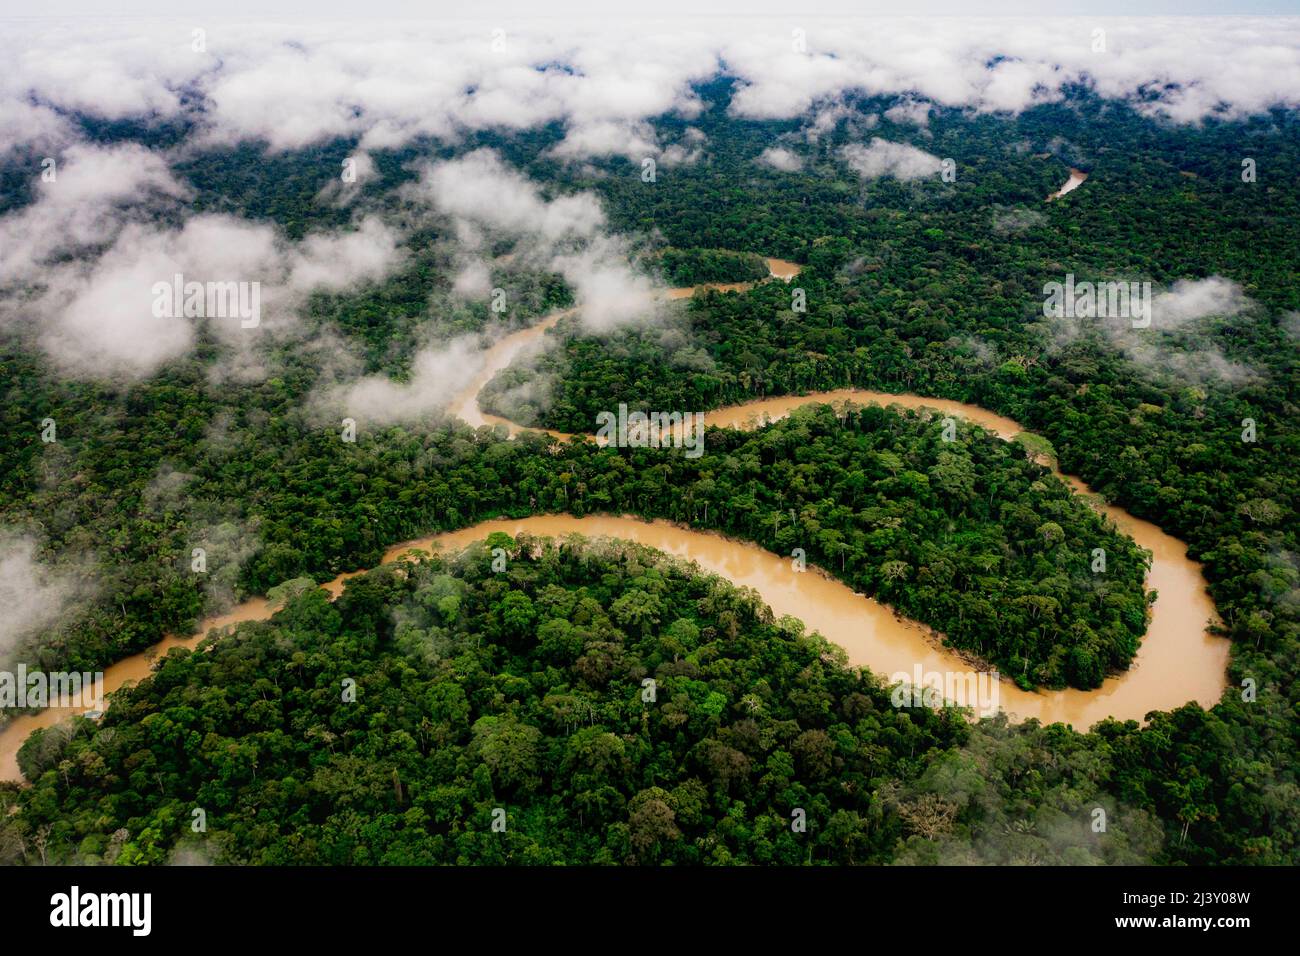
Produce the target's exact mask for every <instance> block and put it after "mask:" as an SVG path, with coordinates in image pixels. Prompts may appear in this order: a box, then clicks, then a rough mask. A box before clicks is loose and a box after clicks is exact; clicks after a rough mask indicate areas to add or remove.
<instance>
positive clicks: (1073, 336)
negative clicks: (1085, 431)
mask: <svg viewBox="0 0 1300 956" xmlns="http://www.w3.org/2000/svg"><path fill="white" fill-rule="evenodd" d="M1153 291H1154V290H1153ZM1252 305H1253V303H1252V302H1251V300H1250V299H1249V297H1247V296H1246V295H1245V293H1244V292H1243V291H1242V288H1241V286H1240V285H1238V284H1237V283H1235V282H1233V281H1232V280H1230V279H1225V278H1223V277H1222V276H1210V277H1209V278H1206V279H1180V280H1178V281H1177V282H1175V283H1174V284H1173V285H1172V286H1170V287H1169V288H1168V289H1166V290H1164V291H1156V292H1155V293H1154V295H1153V296H1152V299H1151V324H1150V326H1149V327H1147V328H1134V327H1133V320H1132V319H1131V318H1126V317H1114V316H1112V317H1091V318H1082V317H1080V318H1076V317H1065V318H1057V319H1052V320H1050V321H1051V326H1050V328H1051V334H1052V339H1053V342H1054V343H1055V345H1056V346H1057V347H1062V346H1066V345H1069V344H1070V343H1072V342H1074V341H1076V340H1078V339H1080V338H1081V337H1084V336H1087V335H1090V334H1096V335H1099V336H1101V337H1102V338H1103V339H1104V340H1105V341H1106V342H1107V343H1108V344H1110V345H1111V346H1112V347H1113V348H1115V349H1117V350H1118V351H1119V352H1121V353H1122V354H1123V355H1124V356H1125V357H1126V358H1127V359H1128V360H1129V361H1131V362H1134V363H1135V364H1137V365H1140V366H1142V367H1143V368H1145V369H1147V370H1148V371H1152V372H1155V373H1158V374H1165V375H1171V376H1174V377H1176V378H1179V379H1182V380H1183V381H1187V382H1195V383H1198V384H1203V383H1208V382H1214V381H1219V382H1229V383H1233V384H1242V383H1244V382H1247V381H1250V380H1251V379H1252V378H1254V372H1253V371H1252V370H1251V369H1250V368H1249V367H1247V366H1245V365H1242V364H1240V363H1238V362H1234V361H1232V360H1231V359H1230V358H1228V357H1227V355H1226V354H1225V353H1224V352H1223V350H1222V349H1221V348H1220V347H1219V346H1218V345H1217V344H1215V342H1214V341H1212V340H1211V339H1210V337H1209V335H1208V334H1207V333H1208V332H1209V327H1208V325H1207V324H1206V323H1207V321H1208V320H1210V319H1214V318H1230V317H1232V316H1235V315H1238V314H1240V313H1241V312H1243V311H1245V310H1247V309H1249V308H1251V307H1252Z"/></svg>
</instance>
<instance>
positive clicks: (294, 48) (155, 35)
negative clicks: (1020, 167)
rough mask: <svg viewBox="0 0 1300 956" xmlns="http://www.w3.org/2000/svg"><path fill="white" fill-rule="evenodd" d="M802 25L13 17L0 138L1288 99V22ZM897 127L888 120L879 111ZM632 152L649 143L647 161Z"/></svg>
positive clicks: (1231, 104) (627, 128)
mask: <svg viewBox="0 0 1300 956" xmlns="http://www.w3.org/2000/svg"><path fill="white" fill-rule="evenodd" d="M1096 25H1097V24H1096V23H1094V22H1093V20H1091V19H1067V18H1059V19H1058V18H1033V19H1030V18H1021V19H997V20H994V19H978V18H967V19H963V18H925V19H920V18H911V19H909V18H897V19H890V18H874V17H873V18H872V19H871V20H870V21H869V22H866V21H863V20H861V19H858V20H847V21H845V20H840V21H837V20H824V21H818V20H810V21H809V22H808V23H807V24H806V30H807V52H796V51H795V50H794V48H793V46H792V43H791V37H790V35H789V33H788V32H786V31H784V30H777V29H772V27H771V26H770V25H769V24H767V23H764V22H761V21H755V22H754V23H752V24H749V25H745V26H738V25H737V24H735V23H727V24H709V23H708V22H706V21H695V22H692V21H682V22H681V23H680V24H679V25H677V26H674V27H671V28H669V27H665V26H664V25H663V24H635V23H632V24H629V23H606V24H602V25H601V26H599V27H590V26H583V25H572V24H557V25H555V26H551V27H546V26H543V25H540V24H537V23H533V24H528V25H521V26H520V27H518V28H517V29H513V30H511V31H510V32H509V34H508V36H507V37H506V41H505V43H504V45H503V47H502V48H501V49H494V47H493V43H492V37H491V35H490V33H489V32H488V31H485V30H480V29H474V28H467V27H461V26H458V25H454V24H438V25H437V26H436V27H431V26H428V25H425V24H419V23H411V24H400V25H395V24H393V23H388V22H384V21H382V20H374V19H372V20H368V21H358V22H355V23H347V24H335V25H333V26H331V25H312V26H294V25H291V24H283V23H282V24H276V25H247V24H246V25H238V24H225V23H219V24H218V23H214V24H212V25H209V27H208V33H207V38H206V39H207V50H206V52H204V53H195V52H194V51H193V50H192V49H191V48H190V34H189V30H190V27H189V26H188V25H185V24H180V23H178V22H176V21H169V22H167V21H143V20H141V21H130V22H129V23H128V22H116V23H115V22H112V21H93V22H81V23H75V24H74V23H66V24H60V23H57V22H51V21H13V22H10V23H8V24H6V29H5V31H4V35H3V36H0V60H2V61H3V62H4V63H5V64H6V69H5V70H4V71H3V74H2V75H0V131H4V132H6V133H10V132H13V133H15V135H7V136H6V137H5V142H6V143H8V144H10V145H20V144H23V143H30V142H35V141H39V140H46V141H49V140H52V139H53V140H57V139H58V138H59V137H63V136H66V135H68V129H67V126H66V124H65V123H64V121H63V120H62V119H60V117H59V116H58V112H57V111H60V110H63V111H80V112H84V113H87V114H90V115H94V116H100V117H105V118H110V119H114V118H124V117H142V118H164V117H173V116H177V115H179V114H180V113H182V112H183V111H185V109H186V107H184V106H183V105H182V103H183V99H182V96H181V91H194V92H196V93H198V94H199V95H200V98H201V99H202V100H203V102H204V103H205V109H204V112H203V113H202V115H201V117H200V120H201V127H202V128H201V132H200V137H201V139H203V140H204V141H207V142H231V141H235V140H241V139H263V140H265V141H266V142H268V143H269V144H270V145H271V147H272V148H274V149H292V148H297V147H302V146H305V145H308V144H312V143H319V142H322V141H324V140H326V139H329V138H332V137H337V136H358V137H361V138H362V147H363V148H364V149H372V148H377V147H383V146H395V145H400V144H403V143H406V142H409V141H410V140H411V139H412V138H414V137H417V136H434V137H439V138H442V139H444V140H448V141H455V140H457V139H458V138H460V137H461V136H462V135H463V134H464V133H465V132H466V131H470V130H483V129H492V128H506V129H528V128H536V127H539V126H542V125H544V124H547V123H551V122H560V123H563V124H564V125H565V126H566V128H567V129H566V136H565V139H564V140H563V142H562V143H561V146H560V155H564V156H567V157H579V156H582V155H610V154H611V153H617V154H620V155H631V154H632V153H637V154H645V155H656V156H657V155H659V153H658V152H657V149H658V144H655V143H654V142H653V141H652V139H651V138H649V137H647V136H646V135H645V128H644V127H643V126H641V125H639V124H642V123H644V121H645V120H647V119H650V118H653V117H655V116H658V115H661V114H664V113H673V114H675V115H678V116H680V117H683V118H686V119H688V120H689V119H691V118H693V117H694V116H696V115H697V114H698V112H699V110H700V108H701V107H700V103H699V102H698V99H697V97H696V96H695V94H694V93H693V92H692V89H691V84H692V83H693V82H698V81H701V80H704V79H707V78H709V77H710V76H712V75H714V74H716V73H717V72H718V70H719V69H720V68H722V67H724V65H725V68H726V70H727V71H729V72H730V73H731V74H732V75H733V76H734V77H735V78H736V80H737V90H736V95H735V99H734V102H733V107H732V108H733V111H734V112H736V113H737V114H738V115H741V116H746V117H754V118H791V117H795V116H798V115H801V114H803V113H804V112H806V111H807V110H809V109H811V108H813V107H814V106H817V105H818V104H821V103H825V102H830V101H834V100H836V99H838V98H840V97H842V96H843V95H844V94H846V93H850V92H862V93H865V94H868V95H876V94H880V95H900V96H901V95H906V96H908V97H909V102H910V103H911V104H912V105H911V106H909V107H906V109H907V111H908V116H907V117H905V118H908V119H910V121H915V122H923V120H924V114H923V107H922V106H921V105H920V101H922V100H925V101H929V102H932V103H934V104H937V105H942V106H956V107H968V108H972V109H977V110H983V111H1013V112H1014V111H1019V110H1023V109H1025V108H1027V107H1029V106H1032V105H1034V104H1037V103H1043V102H1050V101H1053V100H1057V99H1059V98H1060V97H1061V96H1062V90H1063V88H1064V87H1065V86H1066V85H1068V84H1073V83H1091V84H1093V85H1094V86H1095V88H1096V89H1097V90H1098V92H1099V93H1101V94H1102V95H1104V96H1108V97H1113V98H1122V99H1130V100H1133V101H1134V102H1138V97H1137V94H1138V93H1139V91H1141V90H1143V89H1147V90H1155V91H1157V92H1158V93H1159V97H1158V99H1155V100H1142V101H1141V103H1140V108H1141V109H1142V110H1144V111H1147V112H1151V113H1161V114H1164V115H1167V116H1169V117H1170V118H1172V119H1174V120H1175V121H1178V122H1195V121H1198V120H1200V119H1203V118H1204V117H1206V116H1208V115H1210V114H1211V113H1213V112H1215V111H1217V110H1219V109H1220V107H1224V108H1225V112H1226V115H1228V116H1233V117H1238V116H1242V115H1245V114H1249V113H1258V112H1262V111H1265V110H1267V109H1268V108H1269V107H1271V106H1274V105H1291V106H1295V105H1297V104H1300V19H1297V18H1291V17H1277V18H1251V17H1233V18H1167V19H1160V18H1122V17H1121V18H1108V19H1107V22H1106V24H1105V26H1106V30H1107V49H1106V52H1104V53H1094V52H1093V51H1092V31H1093V29H1094V28H1095V27H1096ZM899 115H900V116H901V115H902V114H899ZM646 150H656V151H655V152H649V153H646V152H644V151H646Z"/></svg>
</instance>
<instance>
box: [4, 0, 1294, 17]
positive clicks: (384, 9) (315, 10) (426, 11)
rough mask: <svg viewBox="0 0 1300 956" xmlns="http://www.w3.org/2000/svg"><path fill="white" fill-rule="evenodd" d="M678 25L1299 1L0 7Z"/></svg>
mask: <svg viewBox="0 0 1300 956" xmlns="http://www.w3.org/2000/svg"><path fill="white" fill-rule="evenodd" d="M467 10H468V11H471V13H470V16H471V17H472V18H475V19H483V18H487V19H492V18H501V17H505V18H510V19H537V18H550V17H556V18H562V17H581V18H584V19H590V18H599V19H601V20H610V19H646V18H656V19H677V18H691V17H701V16H705V17H716V16H726V17H738V18H740V17H743V18H745V19H751V18H753V17H755V16H780V17H787V18H788V17H794V18H800V17H817V16H870V15H879V16H897V15H899V14H901V13H905V14H908V15H947V16H1033V17H1044V16H1173V15H1197V16H1227V15H1255V16H1259V15H1272V14H1300V0H909V2H908V3H907V4H899V3H898V2H897V0H654V2H653V3H651V4H645V3H624V4H618V3H615V2H613V0H549V2H543V0H478V2H476V3H474V4H472V5H466V4H463V3H453V2H450V0H366V2H364V3H360V2H358V0H221V2H217V0H108V2H105V0H43V2H41V3H39V4H33V3H31V2H30V0H0V16H14V17H30V16H33V15H37V16H42V17H48V16H66V15H77V16H96V17H103V16H109V15H115V14H118V15H131V16H160V17H181V16H191V17H192V16H219V17H257V18H263V17H286V18H288V17H292V18H295V19H298V18H306V19H313V20H321V19H327V18H328V19H351V18H361V17H364V18H366V19H374V18H378V17H401V18H418V19H462V18H466V11H467Z"/></svg>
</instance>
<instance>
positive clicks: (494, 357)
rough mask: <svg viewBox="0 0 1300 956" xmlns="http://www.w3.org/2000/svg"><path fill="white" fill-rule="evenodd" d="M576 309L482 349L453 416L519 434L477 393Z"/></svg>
mask: <svg viewBox="0 0 1300 956" xmlns="http://www.w3.org/2000/svg"><path fill="white" fill-rule="evenodd" d="M767 267H768V269H769V270H770V271H771V274H772V276H773V278H777V279H784V280H785V281H787V282H788V281H790V279H792V278H794V277H795V276H797V275H798V274H799V270H800V268H801V266H800V265H799V264H798V263H797V262H788V261H786V260H785V259H768V260H767ZM753 284H754V283H752V282H726V283H717V282H714V283H707V284H705V285H701V286H686V287H684V288H680V289H667V290H665V291H664V292H663V295H664V297H665V298H668V299H689V298H690V297H691V296H692V295H694V294H695V292H696V290H698V289H705V288H708V289H717V290H719V291H723V292H738V291H743V290H745V289H748V288H749V287H750V286H752V285H753ZM576 311H577V310H576V309H568V310H566V311H564V312H555V313H552V314H551V315H549V316H547V317H546V318H544V319H542V320H541V321H540V322H538V323H537V324H536V325H530V326H529V327H528V328H526V329H523V330H521V331H519V332H515V333H513V334H511V335H507V336H506V337H505V338H503V339H500V340H499V341H498V342H496V343H495V344H494V345H493V346H492V347H491V348H489V349H488V350H487V351H486V352H484V353H483V366H482V369H481V371H480V372H479V374H478V375H476V376H475V377H474V380H473V381H472V382H470V383H469V385H467V386H466V387H465V389H464V391H462V392H461V393H460V394H458V395H457V396H456V397H455V398H453V399H452V400H451V402H450V403H449V407H450V408H451V410H452V412H453V413H454V414H455V415H456V417H457V418H459V419H460V420H461V421H463V422H465V423H466V424H468V425H470V426H472V427H474V428H479V427H480V426H482V425H504V426H505V427H506V429H507V430H508V431H509V433H510V434H511V435H515V434H518V432H519V431H520V426H519V425H516V424H515V423H514V422H512V421H508V420H507V419H504V418H501V417H500V416H497V415H492V414H489V413H488V412H485V411H483V409H482V408H480V407H479V404H478V394H479V392H481V391H482V390H483V386H485V385H486V384H487V383H488V382H490V381H492V378H493V377H494V376H495V375H496V374H497V373H498V372H500V371H502V370H503V369H506V368H509V366H510V364H511V363H512V362H514V360H515V359H516V358H518V357H519V356H520V355H522V354H524V353H526V352H528V351H529V350H530V349H533V348H536V347H537V346H538V345H539V344H540V343H541V342H542V340H543V339H544V338H545V336H546V332H547V330H548V329H552V328H554V327H555V324H556V323H557V322H559V321H560V320H561V319H563V318H564V317H565V316H569V315H573V314H574V313H575V312H576ZM548 434H550V435H553V436H555V437H556V438H568V437H570V436H568V435H565V434H563V433H561V432H554V431H548Z"/></svg>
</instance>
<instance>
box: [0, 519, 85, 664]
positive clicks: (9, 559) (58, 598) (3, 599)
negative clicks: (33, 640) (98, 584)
mask: <svg viewBox="0 0 1300 956" xmlns="http://www.w3.org/2000/svg"><path fill="white" fill-rule="evenodd" d="M87 588H88V577H87V574H86V572H85V570H84V569H82V570H81V571H72V570H68V569H58V568H52V567H50V566H48V565H46V564H44V563H42V562H41V561H40V560H39V559H38V558H37V556H36V542H35V541H34V540H33V539H32V538H30V537H29V536H27V535H23V534H19V533H16V532H14V531H12V530H7V529H0V607H2V608H4V614H0V663H3V662H4V661H6V660H7V659H8V657H9V655H10V654H12V652H13V651H14V650H15V648H16V646H17V644H18V642H19V640H20V639H21V638H23V637H25V636H27V635H28V634H30V633H32V632H33V631H35V630H37V629H39V628H42V627H47V626H49V625H51V624H53V623H55V621H57V620H58V618H59V616H60V615H61V614H62V613H63V612H64V610H66V609H67V608H68V607H69V606H70V605H71V604H72V603H73V602H74V601H76V600H77V599H78V598H79V597H82V596H84V595H85V594H86V593H87Z"/></svg>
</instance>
